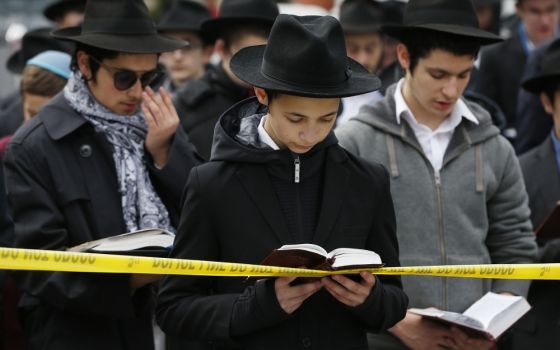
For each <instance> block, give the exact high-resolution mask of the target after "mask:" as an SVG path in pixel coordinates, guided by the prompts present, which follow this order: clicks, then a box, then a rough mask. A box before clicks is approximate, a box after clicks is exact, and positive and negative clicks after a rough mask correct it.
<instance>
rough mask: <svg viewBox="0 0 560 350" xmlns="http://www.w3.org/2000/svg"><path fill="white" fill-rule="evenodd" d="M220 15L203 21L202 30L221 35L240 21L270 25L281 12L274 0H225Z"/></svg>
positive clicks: (215, 35)
mask: <svg viewBox="0 0 560 350" xmlns="http://www.w3.org/2000/svg"><path fill="white" fill-rule="evenodd" d="M219 13H220V14H219V17H218V18H213V19H210V20H207V21H205V22H204V23H202V30H203V31H205V32H207V33H211V35H212V36H213V37H217V36H219V35H220V34H221V33H222V32H223V31H224V30H227V29H228V27H231V25H233V24H238V23H263V24H265V25H267V24H268V25H270V26H272V24H273V23H274V20H275V19H276V17H277V16H278V14H279V11H278V5H277V4H276V1H274V0H223V1H222V4H221V5H220V10H219Z"/></svg>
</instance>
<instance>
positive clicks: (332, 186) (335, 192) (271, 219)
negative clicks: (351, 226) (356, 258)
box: [236, 146, 349, 245]
mask: <svg viewBox="0 0 560 350" xmlns="http://www.w3.org/2000/svg"><path fill="white" fill-rule="evenodd" d="M326 152H327V154H326V158H325V179H324V185H323V189H322V191H323V200H322V204H321V212H320V214H319V220H318V223H317V228H316V231H315V235H314V237H313V242H312V243H315V244H319V245H323V244H324V243H325V242H326V241H327V240H328V238H329V236H330V235H331V233H332V232H331V231H332V229H333V228H334V226H335V223H336V220H337V219H338V214H339V213H340V208H341V206H342V204H343V203H342V202H343V200H344V197H345V196H344V193H346V191H347V187H348V179H349V171H348V168H347V166H346V164H345V163H346V162H347V161H348V159H349V158H348V155H347V154H346V153H345V152H344V151H343V150H342V149H341V148H340V147H338V146H332V147H328V148H327V150H326ZM236 175H237V177H238V179H239V181H240V182H241V183H242V185H243V187H244V188H245V191H246V192H247V194H248V195H249V196H250V197H251V198H252V199H253V201H254V202H255V204H256V207H257V208H259V210H260V211H261V214H262V216H263V218H264V219H265V220H266V222H267V223H268V224H269V227H270V228H271V229H272V231H273V232H274V233H275V235H276V237H277V238H278V241H279V242H280V245H281V244H289V243H293V242H292V240H293V238H292V235H291V234H290V232H289V231H288V226H287V225H286V222H285V221H284V220H283V216H282V215H279V213H281V212H282V211H281V207H280V204H279V203H278V200H276V198H277V197H276V194H275V193H274V188H273V186H272V183H271V181H270V178H269V175H268V174H267V170H266V168H265V167H264V166H262V165H259V164H251V163H245V164H244V165H243V166H242V167H240V168H239V170H238V171H237V173H236Z"/></svg>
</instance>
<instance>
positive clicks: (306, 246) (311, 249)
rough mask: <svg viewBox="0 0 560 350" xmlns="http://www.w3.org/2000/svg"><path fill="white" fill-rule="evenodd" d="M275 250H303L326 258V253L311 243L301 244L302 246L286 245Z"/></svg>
mask: <svg viewBox="0 0 560 350" xmlns="http://www.w3.org/2000/svg"><path fill="white" fill-rule="evenodd" d="M277 250H305V251H307V252H311V253H315V254H319V255H321V256H324V257H327V255H328V254H327V251H326V250H325V249H323V248H322V247H320V246H318V245H316V244H311V243H303V244H286V245H283V246H281V247H280V248H278V249H277Z"/></svg>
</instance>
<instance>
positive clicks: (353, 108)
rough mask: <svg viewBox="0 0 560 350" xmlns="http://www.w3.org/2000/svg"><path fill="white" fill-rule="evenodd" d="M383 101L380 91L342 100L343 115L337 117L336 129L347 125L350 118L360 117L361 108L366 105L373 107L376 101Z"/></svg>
mask: <svg viewBox="0 0 560 350" xmlns="http://www.w3.org/2000/svg"><path fill="white" fill-rule="evenodd" d="M381 99H383V95H381V93H380V92H379V91H372V92H368V93H365V94H363V95H356V96H351V97H345V98H343V99H342V113H341V114H340V115H339V116H338V117H336V127H337V128H338V127H339V126H341V125H342V124H344V123H346V122H347V121H348V120H350V118H353V117H355V116H356V115H358V112H359V111H360V108H362V107H363V106H365V105H368V106H371V105H373V104H374V103H375V102H376V101H379V100H381Z"/></svg>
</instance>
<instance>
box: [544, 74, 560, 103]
mask: <svg viewBox="0 0 560 350" xmlns="http://www.w3.org/2000/svg"><path fill="white" fill-rule="evenodd" d="M558 90H560V80H559V81H555V82H550V83H548V84H546V86H545V87H544V88H543V90H542V92H544V93H545V94H546V97H548V99H549V100H550V103H551V104H552V106H553V107H555V106H554V100H555V97H556V92H557V91H558Z"/></svg>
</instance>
